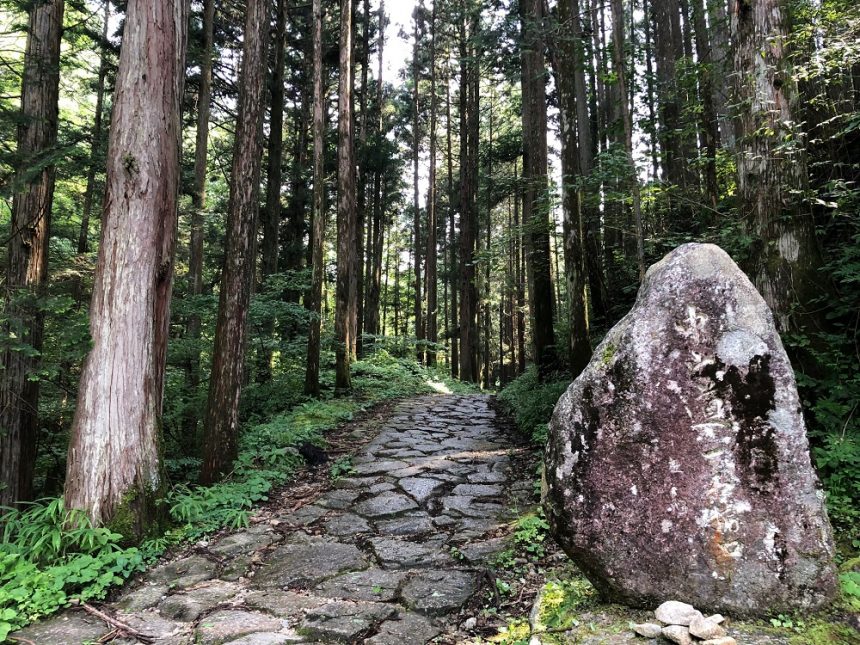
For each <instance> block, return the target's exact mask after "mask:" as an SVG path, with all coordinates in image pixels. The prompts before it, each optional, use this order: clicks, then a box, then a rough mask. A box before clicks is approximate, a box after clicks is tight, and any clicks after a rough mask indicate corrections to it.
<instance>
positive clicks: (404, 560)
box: [370, 538, 453, 569]
mask: <svg viewBox="0 0 860 645" xmlns="http://www.w3.org/2000/svg"><path fill="white" fill-rule="evenodd" d="M370 543H371V545H372V546H373V552H374V553H375V554H376V559H377V560H379V563H380V564H381V565H382V566H383V567H385V568H387V569H411V568H415V567H428V566H438V565H443V564H452V563H453V560H452V559H451V556H450V555H448V553H446V552H445V551H443V550H442V545H441V544H440V543H438V542H437V543H432V542H431V543H418V542H407V541H405V540H398V539H396V538H373V539H371V540H370Z"/></svg>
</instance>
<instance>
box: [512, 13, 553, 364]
mask: <svg viewBox="0 0 860 645" xmlns="http://www.w3.org/2000/svg"><path fill="white" fill-rule="evenodd" d="M520 11H521V19H522V91H523V141H524V145H523V182H524V197H523V223H524V225H525V226H526V240H527V248H528V255H527V260H528V262H527V270H528V276H529V305H530V306H529V309H530V311H531V329H532V343H533V345H534V360H535V365H536V366H537V369H538V374H539V375H540V377H541V378H544V377H546V376H548V375H549V373H550V372H551V371H552V370H554V369H556V367H557V366H558V358H557V354H556V347H555V332H554V330H553V293H552V279H551V277H550V251H549V232H550V231H549V199H548V196H547V192H548V186H549V183H548V177H547V116H546V79H545V70H544V63H543V60H544V44H543V38H542V36H541V33H540V32H541V30H540V21H541V18H542V14H543V3H542V1H541V0H523V2H522V3H521V5H520Z"/></svg>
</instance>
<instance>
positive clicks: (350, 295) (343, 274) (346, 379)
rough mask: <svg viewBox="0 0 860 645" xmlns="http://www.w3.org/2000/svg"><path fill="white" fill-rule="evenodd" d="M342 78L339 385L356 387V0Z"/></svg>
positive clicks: (344, 34)
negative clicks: (353, 375)
mask: <svg viewBox="0 0 860 645" xmlns="http://www.w3.org/2000/svg"><path fill="white" fill-rule="evenodd" d="M340 12H341V16H340V63H339V68H340V78H339V81H338V124H337V133H338V146H337V160H338V172H337V293H336V309H335V332H334V333H335V340H336V343H337V347H336V350H335V358H336V365H335V388H336V389H337V390H339V391H341V392H343V391H346V390H349V389H350V388H351V387H352V379H351V377H350V363H351V362H352V358H353V353H354V348H355V338H354V337H353V333H354V331H355V328H356V326H355V323H354V318H355V315H356V295H357V293H356V292H357V281H356V275H355V272H354V271H353V270H352V269H353V267H354V265H355V234H356V204H355V152H354V150H353V147H354V137H353V122H352V0H342V2H341V6H340Z"/></svg>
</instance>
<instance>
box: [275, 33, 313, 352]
mask: <svg viewBox="0 0 860 645" xmlns="http://www.w3.org/2000/svg"><path fill="white" fill-rule="evenodd" d="M311 40H312V38H311V37H309V36H307V35H305V36H304V38H303V41H302V42H303V45H302V46H303V52H304V56H303V58H302V62H303V64H304V65H305V66H306V72H305V78H306V81H305V86H304V87H303V88H302V89H301V93H300V96H301V99H300V101H299V105H298V108H297V109H293V119H294V126H295V134H294V137H293V163H292V164H291V168H290V196H289V200H288V202H287V206H286V209H285V210H286V212H285V216H284V219H285V220H286V226H285V227H284V230H283V234H282V236H281V237H282V239H281V249H282V251H281V257H280V263H281V266H282V267H283V270H284V271H287V272H292V273H295V272H297V271H299V270H301V268H302V265H303V262H304V259H305V258H306V257H307V255H308V254H310V255H312V254H313V251H312V250H311V249H310V248H308V249H307V253H306V252H305V248H304V238H305V219H306V217H307V212H306V211H307V209H308V206H309V201H310V199H309V194H308V190H307V185H306V182H305V177H304V170H305V167H306V165H307V156H308V131H309V129H310V127H309V125H310V123H311V121H312V118H313V117H312V114H311V111H312V109H313V99H312V98H311V95H312V94H313V80H312V75H313V73H312V71H311V70H310V69H307V68H309V67H310V60H311V58H312V57H313V43H312V42H311ZM309 246H310V245H309ZM284 297H285V299H286V300H287V302H294V303H298V302H299V298H300V297H301V291H300V290H299V289H288V290H287V291H286V293H285V294H284ZM286 332H287V335H288V336H292V335H293V334H294V333H295V332H296V329H295V328H294V327H292V326H291V327H289V328H288V329H287V330H286Z"/></svg>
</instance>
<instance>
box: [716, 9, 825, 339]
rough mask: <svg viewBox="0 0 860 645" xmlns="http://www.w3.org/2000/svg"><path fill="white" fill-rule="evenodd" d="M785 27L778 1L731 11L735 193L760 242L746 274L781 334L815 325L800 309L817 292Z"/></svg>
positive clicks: (818, 259)
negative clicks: (734, 98)
mask: <svg viewBox="0 0 860 645" xmlns="http://www.w3.org/2000/svg"><path fill="white" fill-rule="evenodd" d="M787 19H788V16H787V9H786V7H785V6H784V4H783V3H782V2H780V0H735V2H734V5H733V7H732V40H733V42H734V43H735V59H734V65H735V73H734V76H735V79H736V88H735V89H736V93H737V96H736V100H735V101H734V103H736V104H737V106H738V107H737V116H736V120H735V133H736V136H737V152H738V154H737V166H738V191H739V193H740V196H741V208H742V211H743V213H744V215H745V217H746V220H747V224H748V226H749V229H750V230H751V232H752V233H753V234H754V235H755V236H756V237H757V241H758V243H757V245H756V249H755V250H756V252H755V253H754V256H753V257H754V258H755V259H754V265H753V266H752V267H750V268H751V271H750V272H751V275H752V277H753V282H754V283H755V285H756V287H757V288H758V290H759V291H760V292H761V294H762V296H764V299H765V300H766V301H767V303H768V305H770V307H771V309H772V310H773V312H774V315H775V316H776V320H777V324H778V326H779V328H780V331H783V332H786V331H796V330H798V329H802V328H810V327H812V326H813V325H814V323H815V315H814V314H813V313H812V312H810V311H809V310H808V309H806V307H808V305H809V303H810V302H811V301H812V300H813V299H814V298H815V297H817V296H818V295H820V294H821V289H822V287H821V285H822V278H821V276H820V275H819V273H818V268H819V267H820V265H821V256H820V252H819V249H818V244H817V240H816V238H815V226H814V223H813V220H812V214H811V212H810V210H809V207H808V205H807V204H805V203H804V197H803V193H804V192H805V190H806V188H807V181H808V173H807V165H806V149H805V147H804V137H803V133H802V132H799V131H798V130H797V128H798V126H797V123H796V121H795V113H796V111H797V105H796V101H797V92H796V87H795V84H794V81H793V78H792V74H791V68H790V60H789V57H788V52H786V38H787V36H788V22H787ZM798 305H799V307H798Z"/></svg>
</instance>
